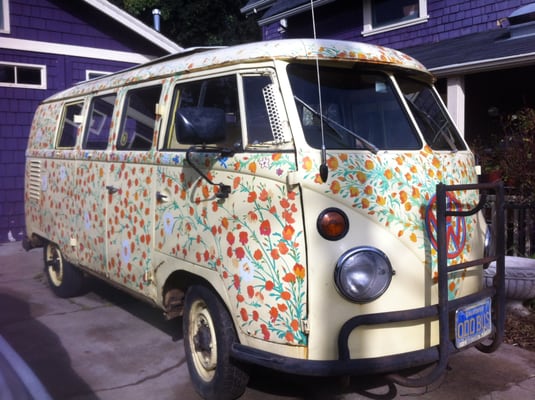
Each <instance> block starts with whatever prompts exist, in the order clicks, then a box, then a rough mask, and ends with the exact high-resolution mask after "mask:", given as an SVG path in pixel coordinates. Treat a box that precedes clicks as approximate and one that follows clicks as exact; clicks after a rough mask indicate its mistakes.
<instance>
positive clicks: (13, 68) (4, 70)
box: [0, 63, 46, 89]
mask: <svg viewBox="0 0 535 400" xmlns="http://www.w3.org/2000/svg"><path fill="white" fill-rule="evenodd" d="M0 86H10V87H26V88H34V89H46V67H45V66H44V65H29V64H6V63H0Z"/></svg>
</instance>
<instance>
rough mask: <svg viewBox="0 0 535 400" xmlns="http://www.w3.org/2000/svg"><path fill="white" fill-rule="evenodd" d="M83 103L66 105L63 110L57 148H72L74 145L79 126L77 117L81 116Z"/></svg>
mask: <svg viewBox="0 0 535 400" xmlns="http://www.w3.org/2000/svg"><path fill="white" fill-rule="evenodd" d="M83 105H84V103H83V102H78V103H71V104H66V105H65V108H64V110H63V118H62V120H61V125H60V128H59V137H58V142H57V144H56V147H57V148H62V149H63V148H72V147H74V146H75V145H76V138H77V136H78V128H79V126H80V123H79V117H81V114H82V108H83Z"/></svg>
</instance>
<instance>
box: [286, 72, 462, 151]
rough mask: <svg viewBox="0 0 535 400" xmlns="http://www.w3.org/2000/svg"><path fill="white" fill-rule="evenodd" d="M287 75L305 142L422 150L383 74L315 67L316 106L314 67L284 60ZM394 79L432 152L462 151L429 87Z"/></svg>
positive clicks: (337, 145) (336, 146)
mask: <svg viewBox="0 0 535 400" xmlns="http://www.w3.org/2000/svg"><path fill="white" fill-rule="evenodd" d="M288 75H289V78H290V84H291V86H292V90H293V94H294V99H295V102H296V106H297V110H298V112H299V117H300V119H301V124H302V126H303V131H304V134H305V139H306V141H307V143H308V144H309V145H310V146H312V147H314V148H318V149H319V148H321V147H322V143H325V147H326V148H328V149H366V150H370V151H372V152H376V151H377V150H417V149H421V148H422V143H421V140H420V137H419V135H418V134H417V132H416V130H415V128H414V126H413V124H412V123H411V121H410V119H409V116H408V112H407V111H406V110H405V108H404V106H403V103H402V102H401V99H400V97H399V96H398V95H397V92H396V90H395V88H394V85H393V84H392V82H391V80H390V78H389V76H388V75H386V74H384V73H381V72H370V71H360V70H355V69H348V68H333V67H324V66H320V81H321V98H322V104H321V110H320V107H319V100H318V99H319V93H318V85H317V72H316V67H315V66H314V65H305V64H290V65H289V66H288ZM397 79H398V84H399V86H400V88H401V91H402V93H403V96H404V97H405V100H406V101H407V103H408V104H409V107H410V112H411V113H412V114H413V116H414V119H415V121H416V122H417V124H418V127H419V129H420V131H421V132H422V135H423V137H424V139H425V141H426V142H427V144H428V145H429V146H431V148H433V149H434V150H449V151H456V150H462V149H465V147H464V144H463V141H462V139H461V138H460V137H459V135H458V134H457V132H456V129H455V127H454V125H453V124H452V123H451V121H450V119H449V118H448V116H447V113H446V112H445V110H444V108H443V106H442V105H441V103H440V102H439V101H438V99H437V98H436V94H435V92H434V91H433V90H432V89H431V87H430V86H428V85H426V84H425V83H422V82H419V81H416V80H413V79H410V78H405V77H401V78H397ZM320 111H321V113H320ZM322 120H323V136H324V139H323V141H322V137H321V125H322V124H321V121H322Z"/></svg>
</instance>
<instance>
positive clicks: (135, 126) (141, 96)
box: [117, 85, 162, 150]
mask: <svg viewBox="0 0 535 400" xmlns="http://www.w3.org/2000/svg"><path fill="white" fill-rule="evenodd" d="M161 91H162V86H161V85H158V86H151V87H145V88H141V89H134V90H131V91H129V92H128V93H127V95H126V100H125V106H124V111H123V120H122V122H121V129H120V130H119V132H120V133H119V135H118V138H117V150H148V149H150V148H151V146H152V139H153V137H154V130H155V124H156V104H158V102H159V100H160V93H161Z"/></svg>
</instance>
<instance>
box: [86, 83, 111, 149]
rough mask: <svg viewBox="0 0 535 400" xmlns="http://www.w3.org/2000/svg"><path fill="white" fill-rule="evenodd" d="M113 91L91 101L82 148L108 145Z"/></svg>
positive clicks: (99, 147) (103, 147) (100, 147)
mask: <svg viewBox="0 0 535 400" xmlns="http://www.w3.org/2000/svg"><path fill="white" fill-rule="evenodd" d="M115 97H116V95H115V93H114V94H108V95H105V96H100V97H95V98H94V99H93V101H92V102H91V110H90V111H89V119H88V123H87V128H86V132H85V140H84V145H83V148H84V149H90V150H104V149H105V148H106V147H108V137H109V136H110V127H111V120H112V118H113V105H114V103H115Z"/></svg>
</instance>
